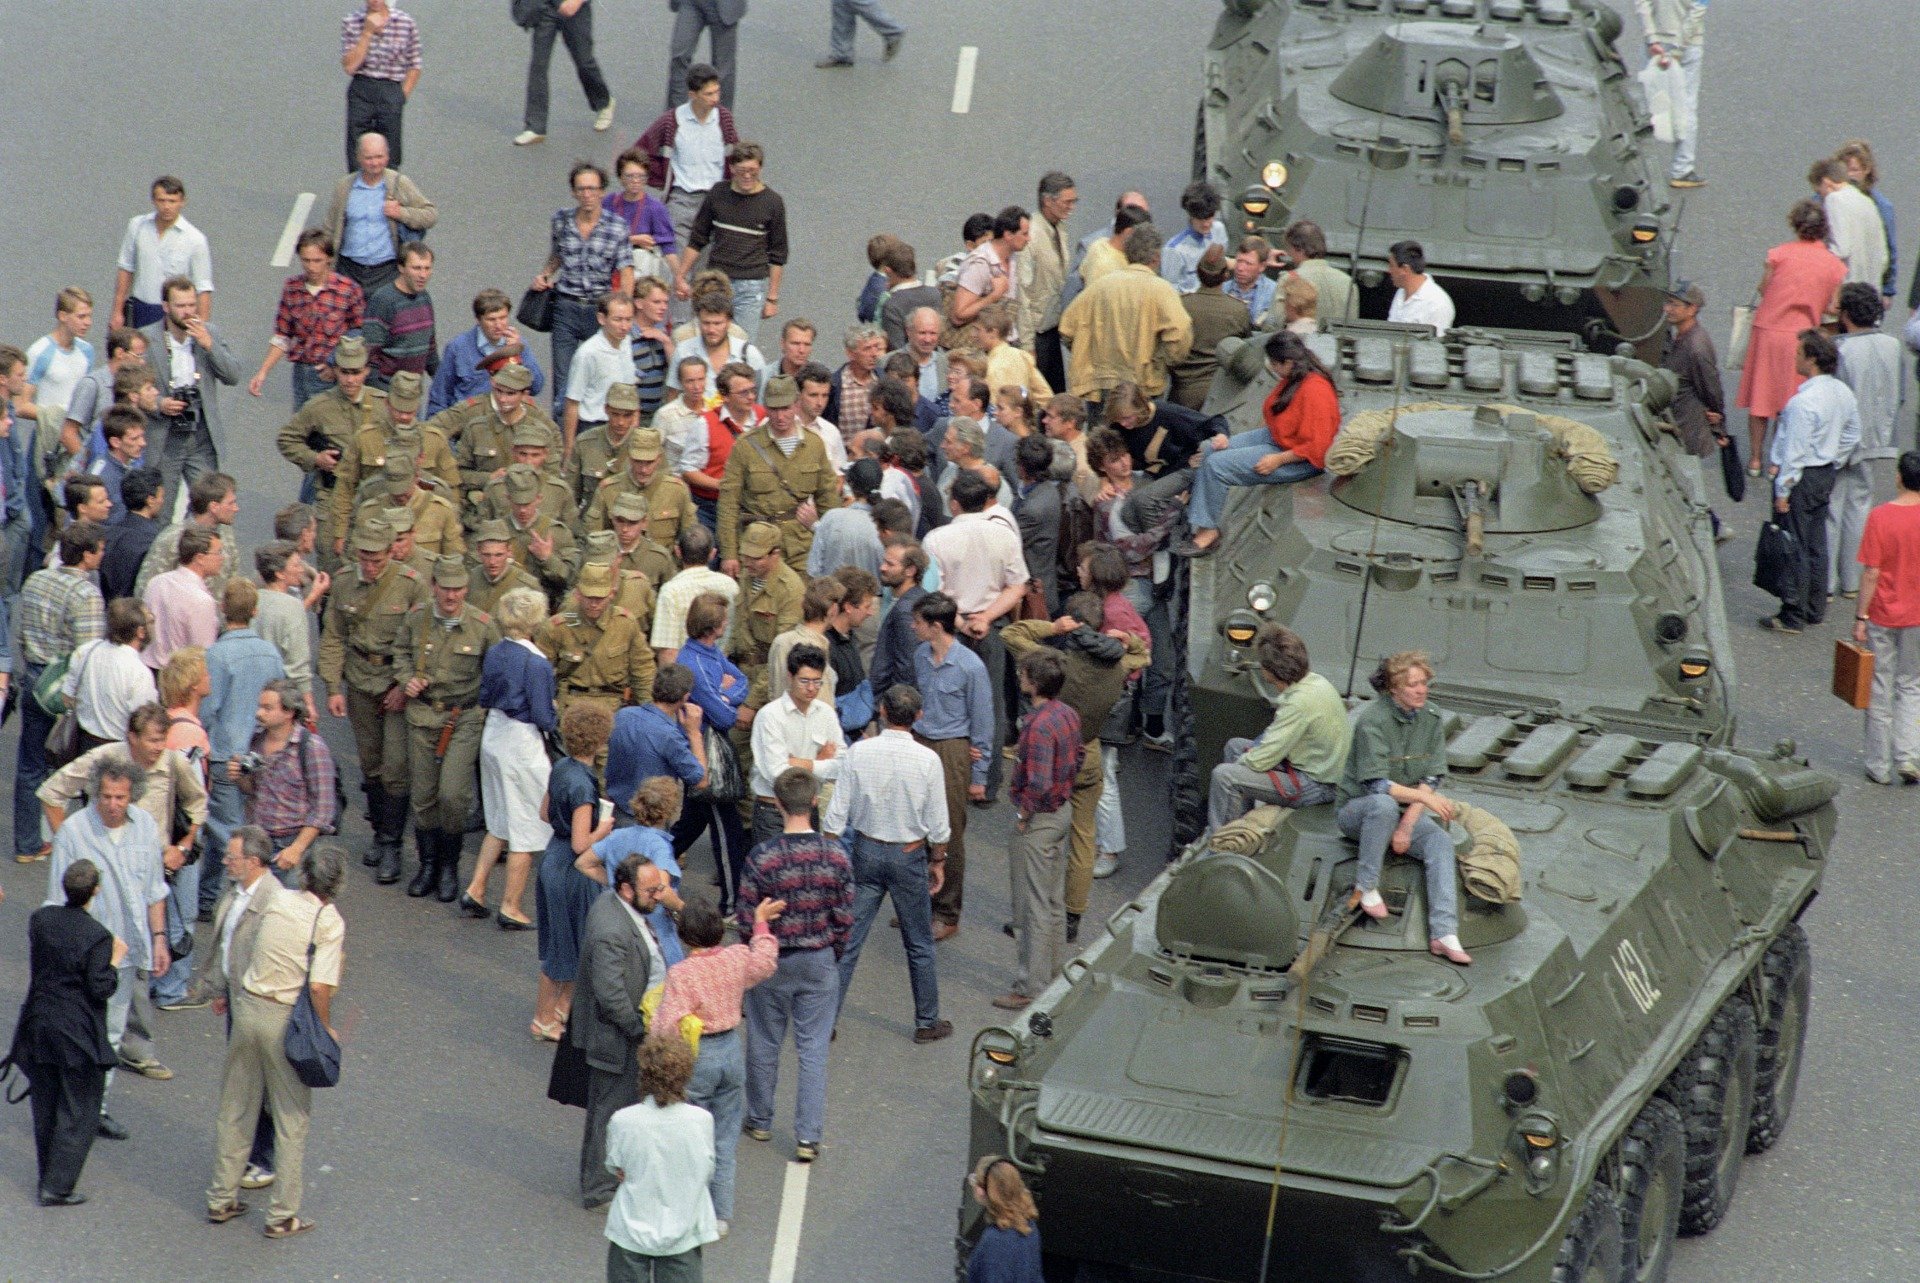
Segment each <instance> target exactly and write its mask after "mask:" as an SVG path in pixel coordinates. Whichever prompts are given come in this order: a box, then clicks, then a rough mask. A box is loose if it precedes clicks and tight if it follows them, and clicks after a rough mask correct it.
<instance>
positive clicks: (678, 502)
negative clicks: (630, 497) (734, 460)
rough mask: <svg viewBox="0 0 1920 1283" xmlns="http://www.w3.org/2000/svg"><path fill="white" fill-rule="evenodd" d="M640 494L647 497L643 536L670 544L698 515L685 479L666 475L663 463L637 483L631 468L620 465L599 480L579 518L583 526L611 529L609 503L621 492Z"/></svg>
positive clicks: (614, 500) (588, 528)
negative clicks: (609, 474) (645, 523)
mask: <svg viewBox="0 0 1920 1283" xmlns="http://www.w3.org/2000/svg"><path fill="white" fill-rule="evenodd" d="M629 493H631V494H638V495H644V496H645V497H646V500H647V538H649V539H651V540H653V541H654V542H655V543H658V544H661V545H662V546H664V547H668V548H671V547H672V546H673V541H674V540H675V539H676V538H678V537H679V534H680V532H681V531H682V530H684V529H686V528H687V527H688V526H690V525H692V524H693V523H694V522H696V521H698V520H699V519H700V517H699V514H698V513H697V512H695V510H694V507H693V494H692V492H691V491H689V490H688V489H687V483H686V482H684V481H682V480H681V479H680V478H678V477H674V476H669V475H668V474H667V470H666V468H665V467H662V468H661V469H660V470H659V471H658V472H655V473H654V474H653V480H652V481H650V482H649V483H647V484H646V485H644V486H643V485H641V484H640V483H639V482H637V481H635V480H634V479H633V470H632V469H631V468H627V469H623V470H621V471H619V472H616V473H614V474H613V475H612V476H610V477H608V478H607V479H606V480H605V481H602V482H601V483H600V488H599V489H597V490H595V491H594V492H593V499H592V501H591V502H590V503H588V504H587V515H586V516H585V517H583V518H582V519H581V522H580V525H581V528H582V529H583V530H611V529H613V505H614V504H615V503H617V502H618V501H619V499H620V496H621V495H623V494H629Z"/></svg>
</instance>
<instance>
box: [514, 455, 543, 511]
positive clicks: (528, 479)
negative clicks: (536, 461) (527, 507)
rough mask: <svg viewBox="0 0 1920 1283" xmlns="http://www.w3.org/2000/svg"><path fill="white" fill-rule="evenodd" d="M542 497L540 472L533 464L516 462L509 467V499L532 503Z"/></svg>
mask: <svg viewBox="0 0 1920 1283" xmlns="http://www.w3.org/2000/svg"><path fill="white" fill-rule="evenodd" d="M539 497H540V474H539V473H538V472H536V471H535V470H534V469H533V468H532V466H531V465H529V464H525V463H516V464H514V465H513V466H512V467H510V468H508V469H507V501H508V502H509V503H532V502H533V501H534V500H535V499H538V498H539Z"/></svg>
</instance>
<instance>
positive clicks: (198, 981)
mask: <svg viewBox="0 0 1920 1283" xmlns="http://www.w3.org/2000/svg"><path fill="white" fill-rule="evenodd" d="M272 861H273V839H272V838H271V837H268V836H267V831H266V830H265V829H263V828H260V827H259V826H257V825H253V824H245V825H242V826H241V827H239V828H237V829H235V830H234V831H233V836H232V837H231V838H228V839H227V855H226V861H225V863H226V871H227V889H226V890H225V891H223V892H221V894H220V900H219V903H217V904H216V905H214V907H213V934H212V935H211V936H210V937H209V939H210V940H211V941H212V944H213V955H212V958H211V959H210V961H209V962H208V963H206V964H203V965H202V966H201V968H200V970H199V973H198V974H196V975H195V976H194V978H193V982H194V983H193V990H192V993H191V997H192V998H193V999H194V1000H196V1001H197V1000H198V999H200V998H211V999H213V1010H214V1014H216V1015H220V1016H224V1017H226V1022H227V1037H229V1038H231V1037H233V1014H232V1012H231V1011H230V1009H229V1008H228V1006H227V994H228V991H229V990H230V989H231V988H232V986H233V985H234V984H236V983H238V981H239V979H240V977H241V976H244V975H246V974H247V968H248V967H250V966H252V965H253V944H254V941H255V940H256V939H258V937H259V935H260V923H261V921H262V920H263V919H264V918H265V917H266V916H267V910H269V909H271V908H272V907H273V902H274V899H275V897H277V896H281V895H286V894H290V893H289V892H287V891H285V890H283V889H282V887H281V885H280V880H279V879H278V878H270V877H268V876H267V871H268V869H269V867H270V866H271V863H272ZM234 1139H235V1141H236V1148H237V1147H238V1146H237V1141H238V1137H236V1138H234ZM215 1159H216V1166H217V1165H218V1155H217V1154H216V1155H215ZM271 1184H273V1115H271V1114H269V1113H268V1112H267V1110H266V1106H265V1105H264V1104H263V1105H262V1106H261V1108H260V1116H259V1119H258V1120H257V1121H256V1122H255V1124H254V1128H253V1144H252V1147H251V1148H250V1149H249V1150H248V1152H247V1165H246V1168H245V1170H244V1171H243V1172H242V1173H241V1176H240V1188H241V1189H265V1188H266V1187H267V1186H269V1185H271ZM207 1197H208V1200H209V1202H210V1203H211V1204H214V1205H218V1206H222V1207H224V1206H226V1205H227V1204H228V1203H231V1202H233V1200H234V1198H235V1197H236V1195H235V1192H234V1191H233V1190H214V1191H209V1193H208V1196H207Z"/></svg>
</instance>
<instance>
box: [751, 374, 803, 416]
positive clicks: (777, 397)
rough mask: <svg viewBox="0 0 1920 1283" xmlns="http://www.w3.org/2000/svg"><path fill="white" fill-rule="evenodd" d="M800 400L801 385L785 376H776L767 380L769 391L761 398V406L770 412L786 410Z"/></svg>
mask: <svg viewBox="0 0 1920 1283" xmlns="http://www.w3.org/2000/svg"><path fill="white" fill-rule="evenodd" d="M799 399H800V385H799V384H797V383H795V382H794V381H793V380H792V379H790V378H788V377H787V376H786V375H784V374H776V375H774V376H773V377H772V378H770V379H768V380H767V390H766V392H765V393H763V394H762V395H761V397H760V404H761V405H764V406H766V407H767V409H769V410H784V409H786V408H787V407H788V406H790V405H792V404H793V403H794V402H795V401H798V400H799Z"/></svg>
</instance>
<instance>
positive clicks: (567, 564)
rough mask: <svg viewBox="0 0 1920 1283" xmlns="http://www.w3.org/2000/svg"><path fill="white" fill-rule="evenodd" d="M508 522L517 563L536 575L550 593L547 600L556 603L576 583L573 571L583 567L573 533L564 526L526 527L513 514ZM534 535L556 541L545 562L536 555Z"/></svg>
mask: <svg viewBox="0 0 1920 1283" xmlns="http://www.w3.org/2000/svg"><path fill="white" fill-rule="evenodd" d="M505 520H506V523H507V529H508V530H509V531H511V532H512V534H513V560H514V564H515V565H517V566H521V567H523V568H525V569H526V570H527V571H529V572H530V573H532V574H533V575H534V576H536V577H537V578H538V579H539V581H540V586H541V587H542V588H544V589H546V590H547V597H548V598H549V599H550V600H553V601H556V602H557V601H558V600H559V599H560V597H561V596H563V595H564V594H565V593H566V591H567V589H568V588H569V587H570V586H571V585H572V584H573V576H574V572H575V571H577V570H578V569H579V567H580V551H579V545H578V544H577V543H576V542H575V540H574V537H573V531H571V530H569V529H568V528H567V527H566V526H564V525H547V526H544V527H541V526H538V525H527V526H523V525H521V524H520V523H519V522H518V521H515V520H514V519H513V514H512V513H511V512H509V513H508V514H507V515H506V518H505ZM536 521H537V518H536ZM535 533H540V534H544V535H549V536H551V537H552V539H553V551H552V553H550V554H549V555H548V556H547V557H546V558H545V559H542V558H539V557H536V556H534V555H533V538H532V537H533V535H534V534H535Z"/></svg>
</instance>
